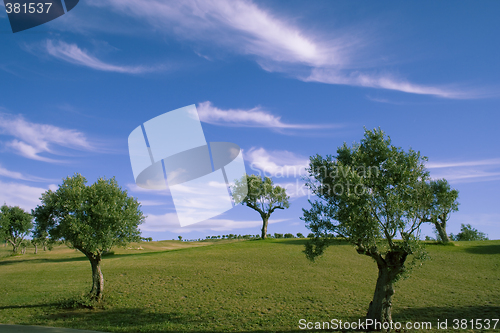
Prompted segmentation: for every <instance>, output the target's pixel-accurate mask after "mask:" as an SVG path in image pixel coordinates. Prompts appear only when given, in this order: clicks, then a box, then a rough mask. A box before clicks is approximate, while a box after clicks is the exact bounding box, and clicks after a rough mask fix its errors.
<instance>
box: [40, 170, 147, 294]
mask: <svg viewBox="0 0 500 333" xmlns="http://www.w3.org/2000/svg"><path fill="white" fill-rule="evenodd" d="M86 183H87V180H86V179H85V177H83V176H82V175H80V174H75V175H74V176H73V177H67V178H66V179H64V180H63V183H62V184H61V185H60V186H59V188H58V189H57V190H56V191H52V190H49V191H47V192H45V193H43V194H42V197H41V201H42V205H40V206H37V207H36V209H35V210H34V211H33V216H34V217H35V222H36V227H35V235H40V234H41V233H42V232H44V231H46V232H47V233H48V234H49V237H50V238H51V240H52V241H56V240H63V241H64V242H65V243H66V244H67V245H68V246H70V247H72V248H75V249H77V250H79V251H80V252H82V253H83V254H84V255H85V256H86V257H87V258H88V259H89V261H90V264H91V267H92V289H91V291H90V294H89V296H90V298H91V299H92V300H97V301H100V300H101V299H102V296H103V292H104V277H103V275H102V272H101V267H100V263H101V258H102V255H103V253H104V252H106V251H108V250H109V249H111V248H112V247H113V246H125V245H126V244H128V243H129V242H134V241H140V231H139V229H138V226H139V224H141V223H142V222H143V221H144V215H143V214H142V212H141V210H140V204H139V202H138V201H137V199H135V198H133V197H130V196H128V195H127V191H124V190H122V189H121V188H120V186H119V185H118V183H117V182H116V180H115V179H114V178H112V179H104V178H100V179H98V180H97V182H95V183H94V184H92V185H90V186H87V185H86Z"/></svg>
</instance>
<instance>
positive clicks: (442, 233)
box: [434, 218, 450, 244]
mask: <svg viewBox="0 0 500 333" xmlns="http://www.w3.org/2000/svg"><path fill="white" fill-rule="evenodd" d="M440 220H441V222H439V221H438V220H435V222H434V226H435V227H436V230H437V231H438V234H439V238H441V242H442V243H443V244H447V243H449V242H450V239H449V238H448V235H447V234H446V219H442V218H440Z"/></svg>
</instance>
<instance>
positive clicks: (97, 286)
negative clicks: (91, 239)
mask: <svg viewBox="0 0 500 333" xmlns="http://www.w3.org/2000/svg"><path fill="white" fill-rule="evenodd" d="M80 251H82V250H80ZM82 252H83V253H84V254H85V256H87V258H88V259H89V261H90V265H91V266H92V289H91V290H90V293H89V296H90V298H91V299H92V300H95V301H100V300H101V299H102V296H103V292H104V277H103V275H102V272H101V255H100V254H97V255H96V254H93V253H88V252H84V251H82Z"/></svg>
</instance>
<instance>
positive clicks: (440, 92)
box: [303, 68, 481, 99]
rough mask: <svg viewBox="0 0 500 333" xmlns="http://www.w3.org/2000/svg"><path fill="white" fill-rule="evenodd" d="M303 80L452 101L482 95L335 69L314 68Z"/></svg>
mask: <svg viewBox="0 0 500 333" xmlns="http://www.w3.org/2000/svg"><path fill="white" fill-rule="evenodd" d="M303 80H304V81H306V82H320V83H328V84H343V85H350V86H359V87H367V88H377V89H388V90H396V91H401V92H405V93H411V94H417V95H433V96H438V97H443V98H452V99H470V98H477V97H481V95H480V94H478V93H477V92H472V91H467V90H463V89H459V88H446V87H438V86H429V85H419V84H415V83H411V82H409V81H408V80H405V79H400V78H396V77H394V76H393V75H390V74H384V75H373V74H367V73H361V72H358V71H354V72H351V73H344V72H342V71H338V70H335V69H333V70H332V69H325V68H314V69H313V70H312V72H311V74H310V75H309V76H307V77H305V78H304V79H303Z"/></svg>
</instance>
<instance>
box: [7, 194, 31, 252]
mask: <svg viewBox="0 0 500 333" xmlns="http://www.w3.org/2000/svg"><path fill="white" fill-rule="evenodd" d="M32 227H33V223H32V217H31V214H29V213H26V212H25V211H24V210H23V209H22V208H20V207H18V206H15V207H11V206H7V205H6V204H4V205H3V206H2V207H1V208H0V236H1V237H0V238H3V239H5V240H6V241H7V242H9V243H10V245H12V252H13V253H17V251H18V249H19V246H20V245H21V244H22V243H23V241H24V238H25V237H26V236H28V234H29V233H30V231H31V228H32Z"/></svg>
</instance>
